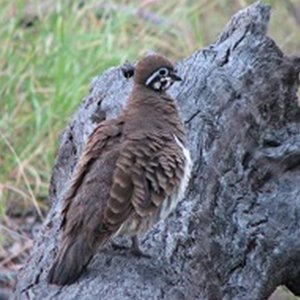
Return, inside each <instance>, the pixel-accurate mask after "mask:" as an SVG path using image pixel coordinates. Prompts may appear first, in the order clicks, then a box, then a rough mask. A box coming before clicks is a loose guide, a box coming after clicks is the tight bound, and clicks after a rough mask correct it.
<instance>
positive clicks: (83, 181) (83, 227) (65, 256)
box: [48, 55, 191, 285]
mask: <svg viewBox="0 0 300 300" xmlns="http://www.w3.org/2000/svg"><path fill="white" fill-rule="evenodd" d="M176 80H180V77H178V76H177V75H176V73H175V71H174V68H173V65H172V63H171V62H169V61H168V60H167V59H166V58H164V57H163V56H160V55H150V56H147V57H146V58H144V59H142V60H141V61H140V62H139V63H138V64H137V66H136V68H135V70H134V87H133V91H132V93H131V95H130V97H129V100H128V103H127V105H126V107H125V108H124V110H123V112H122V113H121V115H120V116H119V117H118V118H117V119H114V120H109V121H104V122H102V123H100V125H98V127H97V128H96V129H95V130H94V131H93V133H92V134H91V136H90V137H89V138H88V141H87V143H86V146H85V148H84V150H83V154H82V156H81V157H80V159H79V162H78V164H77V166H76V169H75V171H74V175H73V178H72V180H71V183H70V186H69V188H68V191H67V193H66V195H65V198H64V208H63V210H62V213H61V214H62V238H61V242H60V246H59V250H58V253H57V256H56V258H55V261H54V264H53V266H52V267H51V269H50V272H49V275H48V281H49V282H50V283H55V284H60V285H63V284H70V283H72V282H74V281H75V280H76V279H77V278H78V277H79V276H80V275H81V273H82V272H83V270H84V268H85V267H86V265H87V264H88V262H89V261H90V259H91V258H92V256H93V255H94V254H95V252H96V250H97V249H98V248H99V247H102V246H103V245H105V244H106V242H107V241H109V240H110V239H111V238H113V237H114V236H116V235H117V234H128V235H130V236H136V235H137V234H138V233H141V232H145V231H147V230H148V229H149V228H150V227H151V226H152V225H153V224H154V223H156V222H158V221H159V220H161V219H164V218H166V217H167V216H168V215H169V213H170V212H171V211H172V210H173V209H174V208H175V207H176V205H177V203H178V201H179V200H180V199H181V198H182V197H183V192H184V190H185V188H186V185H187V182H188V178H189V174H190V170H191V161H190V156H189V152H188V151H187V150H186V149H185V146H184V145H185V136H184V130H183V126H182V123H181V120H180V118H179V114H178V109H177V106H176V104H175V102H174V101H173V99H172V98H171V97H170V96H169V95H168V94H166V92H165V91H166V90H167V89H168V88H169V86H171V85H172V83H173V82H174V81H176Z"/></svg>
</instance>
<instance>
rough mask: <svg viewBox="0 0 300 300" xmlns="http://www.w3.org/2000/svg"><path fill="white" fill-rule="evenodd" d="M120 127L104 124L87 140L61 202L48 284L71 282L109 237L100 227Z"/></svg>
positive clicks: (110, 233)
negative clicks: (58, 237) (58, 238)
mask: <svg viewBox="0 0 300 300" xmlns="http://www.w3.org/2000/svg"><path fill="white" fill-rule="evenodd" d="M122 125H123V123H122V122H119V121H107V122H103V123H102V124H101V125H99V126H98V127H97V128H96V129H95V130H94V131H93V133H92V134H91V136H90V137H89V138H88V141H87V143H86V146H85V147H84V150H83V154H82V156H81V157H80V159H79V161H78V163H77V166H76V167H75V170H74V173H73V176H72V179H71V183H70V185H69V189H68V191H67V193H66V195H65V198H64V207H63V210H62V238H61V241H60V245H59V249H58V252H57V255H56V257H55V261H54V263H53V265H52V267H51V269H50V271H49V274H48V281H49V282H50V283H55V284H59V285H64V284H70V283H72V282H74V281H75V280H76V279H77V278H78V277H79V276H80V275H81V273H82V272H83V270H84V268H85V267H86V265H87V264H88V262H89V261H90V259H91V258H92V257H93V255H94V253H95V251H96V249H97V248H98V247H99V246H100V245H103V244H105V243H106V242H107V240H109V239H110V238H111V236H112V232H111V231H110V230H109V229H108V228H107V227H106V226H105V224H104V223H103V213H104V211H105V207H106V205H107V201H108V199H109V190H110V187H111V183H112V176H113V170H114V165H115V163H116V161H117V158H118V156H119V150H118V146H119V144H120V139H121V133H122Z"/></svg>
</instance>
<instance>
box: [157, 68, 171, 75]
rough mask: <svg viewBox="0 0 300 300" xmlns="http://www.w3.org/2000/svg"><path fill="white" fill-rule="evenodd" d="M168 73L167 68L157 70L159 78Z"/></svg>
mask: <svg viewBox="0 0 300 300" xmlns="http://www.w3.org/2000/svg"><path fill="white" fill-rule="evenodd" d="M168 73H169V71H168V69H167V68H160V69H159V75H161V76H166V75H168Z"/></svg>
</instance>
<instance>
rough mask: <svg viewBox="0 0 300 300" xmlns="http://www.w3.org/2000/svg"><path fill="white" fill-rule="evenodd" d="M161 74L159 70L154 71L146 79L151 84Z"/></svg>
mask: <svg viewBox="0 0 300 300" xmlns="http://www.w3.org/2000/svg"><path fill="white" fill-rule="evenodd" d="M157 76H159V72H158V71H156V72H154V73H153V74H152V75H151V76H150V77H149V78H148V79H147V81H146V85H150V84H151V82H152V81H153V79H154V78H155V77H157Z"/></svg>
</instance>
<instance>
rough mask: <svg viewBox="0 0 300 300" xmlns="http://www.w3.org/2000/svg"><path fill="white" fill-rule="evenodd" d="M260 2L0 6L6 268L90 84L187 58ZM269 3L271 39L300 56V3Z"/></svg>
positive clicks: (40, 208)
mask: <svg viewBox="0 0 300 300" xmlns="http://www.w3.org/2000/svg"><path fill="white" fill-rule="evenodd" d="M253 2H255V1H251V0H174V1H170V0H169V1H160V0H144V1H142V0H140V1H137V0H136V1H129V0H119V1H117V0H115V1H112V0H111V1H101V0H90V1H79V0H78V1H75V0H73V1H70V0H65V1H53V0H40V1H37V0H36V1H25V0H14V1H12V0H0V267H5V266H7V265H9V264H10V265H11V263H14V265H16V264H17V262H18V260H15V258H17V257H19V256H20V255H21V254H22V253H26V250H27V249H29V248H30V247H31V245H32V230H33V228H34V225H35V224H36V223H37V222H38V220H41V219H42V218H43V217H42V216H45V215H46V212H47V209H48V203H47V201H46V198H47V192H48V184H49V178H50V174H51V168H52V166H53V163H54V158H55V151H56V149H57V145H58V138H59V135H60V133H61V132H62V130H63V129H64V127H65V126H66V124H67V122H68V120H69V119H70V117H71V116H72V114H73V112H74V111H75V109H76V107H77V106H78V104H79V103H80V101H81V100H82V99H83V97H84V96H85V95H87V93H88V87H89V83H90V81H91V79H92V78H93V77H94V76H97V75H99V74H101V73H102V72H103V71H104V70H106V69H107V68H109V67H111V66H116V65H118V64H120V63H123V62H125V60H132V61H135V60H137V59H138V58H139V57H141V56H142V55H143V54H145V52H146V51H147V50H148V49H152V50H155V51H158V52H161V53H163V54H165V55H166V56H168V57H169V58H171V59H173V60H178V59H182V58H185V57H187V56H189V55H191V54H192V53H193V52H194V51H195V50H197V49H199V48H202V47H205V46H206V45H208V44H209V43H211V42H213V41H214V40H215V39H216V37H217V36H218V34H219V33H220V32H221V30H222V28H223V27H224V25H225V24H226V23H227V22H228V20H229V18H230V17H231V16H232V15H233V14H234V13H235V12H236V11H237V10H239V9H241V8H244V7H246V6H247V5H249V4H251V3H253ZM265 2H266V3H269V4H271V5H272V17H271V22H270V28H269V35H270V36H271V37H273V38H274V39H275V40H276V42H277V43H278V45H279V46H280V47H281V48H282V49H283V50H284V51H285V52H286V53H288V54H296V53H298V54H299V53H300V39H299V30H300V0H288V1H287V0H286V1H283V0H269V1H265ZM16 243H17V245H18V246H16ZM19 263H21V262H20V260H19Z"/></svg>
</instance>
